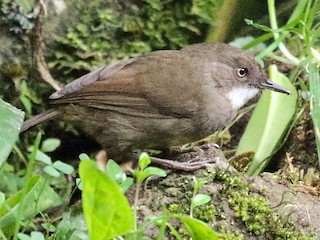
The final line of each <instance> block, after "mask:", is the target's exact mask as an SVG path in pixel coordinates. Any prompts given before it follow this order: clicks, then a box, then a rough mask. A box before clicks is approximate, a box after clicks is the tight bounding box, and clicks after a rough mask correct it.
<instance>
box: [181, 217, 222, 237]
mask: <svg viewBox="0 0 320 240" xmlns="http://www.w3.org/2000/svg"><path fill="white" fill-rule="evenodd" d="M178 218H179V219H180V221H181V222H182V223H183V224H184V226H185V228H186V229H187V231H188V233H189V234H190V236H191V238H192V240H203V239H210V240H216V239H219V235H218V234H217V233H216V232H215V231H214V230H212V229H211V228H210V227H209V226H208V225H207V224H205V223H204V222H202V221H200V220H198V219H195V218H191V217H189V216H185V215H179V216H178Z"/></svg>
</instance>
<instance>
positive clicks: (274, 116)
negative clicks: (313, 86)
mask: <svg viewBox="0 0 320 240" xmlns="http://www.w3.org/2000/svg"><path fill="white" fill-rule="evenodd" d="M269 77H270V79H271V81H273V82H275V83H277V84H279V85H281V86H283V87H284V88H286V89H288V90H289V91H291V94H290V95H285V94H282V93H277V92H274V91H270V90H265V91H264V93H263V94H262V97H261V98H260V100H259V102H258V104H257V106H256V108H255V110H254V112H253V114H252V117H251V119H250V121H249V123H248V125H247V128H246V130H245V132H244V134H243V136H242V138H241V140H240V143H239V146H238V149H237V152H236V155H239V154H242V153H245V152H255V155H254V157H253V162H252V164H251V165H250V167H249V169H248V174H250V175H256V174H259V173H260V172H261V171H262V170H263V169H264V168H265V166H266V165H267V163H268V161H265V160H266V159H267V158H269V157H270V156H271V155H272V153H273V152H274V150H275V147H276V146H277V144H278V143H279V141H280V140H281V139H282V136H283V135H284V133H285V131H286V129H287V126H288V124H289V123H290V121H291V119H292V117H293V115H294V114H295V110H296V102H297V91H296V89H295V87H294V86H293V85H292V83H291V82H290V81H289V79H288V78H287V77H286V76H285V75H283V74H282V73H280V72H278V70H277V67H276V66H275V65H271V66H270V68H269Z"/></svg>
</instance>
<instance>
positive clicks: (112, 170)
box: [106, 159, 125, 181]
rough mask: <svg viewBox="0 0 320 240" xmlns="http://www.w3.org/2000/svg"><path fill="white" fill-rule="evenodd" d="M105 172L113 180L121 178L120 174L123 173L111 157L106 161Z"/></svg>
mask: <svg viewBox="0 0 320 240" xmlns="http://www.w3.org/2000/svg"><path fill="white" fill-rule="evenodd" d="M106 173H107V175H108V176H109V177H110V178H111V179H112V180H114V181H118V180H119V178H120V180H121V179H122V178H123V177H122V176H123V174H124V172H123V171H122V169H121V168H120V166H119V165H118V164H117V163H116V162H115V161H113V160H111V159H110V160H108V162H107V166H106ZM124 180H125V179H124ZM124 180H123V181H124Z"/></svg>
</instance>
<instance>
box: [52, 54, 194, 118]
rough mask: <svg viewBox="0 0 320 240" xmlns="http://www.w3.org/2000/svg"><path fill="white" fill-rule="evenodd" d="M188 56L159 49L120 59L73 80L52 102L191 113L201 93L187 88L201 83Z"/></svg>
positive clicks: (153, 112) (144, 112) (179, 114)
mask: <svg viewBox="0 0 320 240" xmlns="http://www.w3.org/2000/svg"><path fill="white" fill-rule="evenodd" d="M186 58H187V56H185V55H183V54H181V53H180V54H179V51H158V52H153V53H151V54H147V55H144V56H141V57H138V58H133V59H129V60H124V61H120V62H118V63H116V64H112V65H109V66H106V67H102V68H99V69H97V70H95V71H93V72H91V73H89V74H87V75H85V76H83V77H81V78H79V79H77V80H75V81H73V82H71V83H70V84H68V85H66V86H65V87H64V88H63V89H62V90H60V91H58V92H56V93H54V94H52V95H51V96H50V99H52V103H53V104H70V103H71V104H80V105H85V106H89V107H94V108H99V109H106V110H110V109H113V110H117V111H120V112H127V113H130V109H132V110H134V111H132V114H138V115H139V116H142V115H147V116H152V117H154V116H155V115H163V116H162V117H166V116H172V115H174V116H175V117H189V115H190V112H193V111H195V109H196V108H197V107H198V104H199V101H197V100H198V98H199V96H196V95H194V96H192V95H190V94H189V95H188V96H186V95H185V92H186V91H189V90H190V88H191V89H192V90H194V88H195V87H197V86H198V85H199V84H197V83H196V82H195V79H196V78H195V76H194V75H195V74H196V73H195V72H196V71H194V69H193V68H194V66H193V65H192V64H190V61H186ZM179 68H182V69H179ZM177 72H179V74H177ZM185 78H188V79H189V81H185ZM192 92H193V91H192Z"/></svg>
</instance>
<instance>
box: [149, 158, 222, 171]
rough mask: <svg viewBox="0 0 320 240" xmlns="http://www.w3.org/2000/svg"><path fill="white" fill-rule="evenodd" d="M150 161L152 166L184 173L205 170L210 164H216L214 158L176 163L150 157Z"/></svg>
mask: <svg viewBox="0 0 320 240" xmlns="http://www.w3.org/2000/svg"><path fill="white" fill-rule="evenodd" d="M150 159H151V162H152V163H154V164H157V165H160V166H163V167H166V168H170V169H172V170H176V171H185V172H193V171H196V170H199V169H203V168H207V167H210V166H212V164H213V163H215V162H216V159H215V158H213V159H209V160H206V161H199V159H197V161H194V159H192V160H191V161H189V162H178V161H173V160H168V159H162V158H157V157H150Z"/></svg>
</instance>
